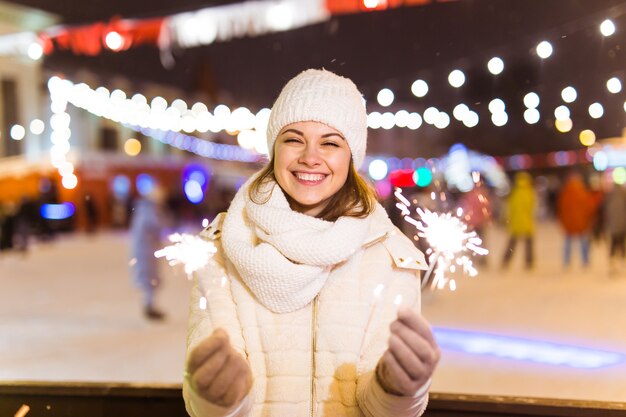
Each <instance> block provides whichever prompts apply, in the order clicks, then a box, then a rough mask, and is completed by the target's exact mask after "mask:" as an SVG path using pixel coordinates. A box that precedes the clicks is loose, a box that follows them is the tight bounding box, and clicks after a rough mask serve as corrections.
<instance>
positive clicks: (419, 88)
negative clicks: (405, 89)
mask: <svg viewBox="0 0 626 417" xmlns="http://www.w3.org/2000/svg"><path fill="white" fill-rule="evenodd" d="M411 92H412V93H413V95H414V96H415V97H420V98H421V97H424V96H425V95H426V94H427V93H428V84H427V83H426V81H424V80H415V81H414V82H413V84H411Z"/></svg>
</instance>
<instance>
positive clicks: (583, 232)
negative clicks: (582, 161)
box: [557, 172, 594, 268]
mask: <svg viewBox="0 0 626 417" xmlns="http://www.w3.org/2000/svg"><path fill="white" fill-rule="evenodd" d="M557 219H558V220H559V223H560V224H561V227H562V229H563V232H564V233H565V242H564V247H563V266H564V267H566V268H567V267H569V265H570V262H571V257H572V242H573V241H574V240H578V241H579V242H580V255H581V260H582V265H583V267H587V266H588V265H589V236H590V234H591V226H592V224H593V220H594V203H593V200H592V196H591V193H590V192H589V190H588V189H587V187H586V186H585V183H584V182H583V178H582V175H580V173H578V172H573V173H571V174H570V175H569V176H568V178H567V180H566V181H565V183H564V184H563V188H562V189H561V192H560V193H559V196H558V200H557Z"/></svg>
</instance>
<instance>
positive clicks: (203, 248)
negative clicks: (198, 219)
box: [154, 233, 217, 279]
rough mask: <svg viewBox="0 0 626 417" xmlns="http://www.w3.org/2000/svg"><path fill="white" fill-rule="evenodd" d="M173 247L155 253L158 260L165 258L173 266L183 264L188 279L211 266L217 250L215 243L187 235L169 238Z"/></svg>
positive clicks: (176, 234)
mask: <svg viewBox="0 0 626 417" xmlns="http://www.w3.org/2000/svg"><path fill="white" fill-rule="evenodd" d="M168 239H169V241H170V242H172V243H173V245H169V246H166V247H164V248H163V249H160V250H158V251H156V252H154V256H156V257H157V258H165V259H166V260H167V261H168V263H169V264H170V265H171V266H174V265H179V264H182V265H184V267H185V273H186V274H187V277H188V278H189V279H191V276H192V274H193V273H194V272H195V271H197V270H199V269H202V268H204V267H205V266H207V265H208V264H209V262H210V261H211V259H212V258H213V255H214V254H215V253H216V252H217V248H216V247H215V245H214V244H213V242H211V241H208V240H205V239H203V238H201V237H199V236H195V235H189V234H186V233H182V234H181V233H174V234H172V235H170V236H169V237H168Z"/></svg>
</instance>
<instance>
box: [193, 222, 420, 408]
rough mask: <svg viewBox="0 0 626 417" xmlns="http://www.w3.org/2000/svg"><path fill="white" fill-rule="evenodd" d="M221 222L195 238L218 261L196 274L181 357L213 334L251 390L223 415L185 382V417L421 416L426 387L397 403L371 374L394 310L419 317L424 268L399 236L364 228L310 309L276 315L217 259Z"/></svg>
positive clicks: (220, 257)
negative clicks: (225, 341) (239, 359)
mask: <svg viewBox="0 0 626 417" xmlns="http://www.w3.org/2000/svg"><path fill="white" fill-rule="evenodd" d="M385 220H386V221H387V222H389V220H388V219H385ZM222 221H223V215H220V216H218V218H216V220H215V221H214V222H213V223H212V224H211V226H209V228H207V230H205V231H204V232H203V235H204V236H205V237H206V236H209V237H210V238H212V239H214V241H215V244H216V246H217V248H218V253H217V255H216V256H215V258H214V259H215V265H213V266H210V267H207V268H204V269H203V270H201V271H199V272H197V273H196V274H197V276H196V278H197V279H196V284H195V285H194V288H193V293H192V297H191V310H190V319H189V328H188V338H187V352H188V353H189V352H191V351H192V350H193V348H194V347H195V346H196V345H197V344H198V343H199V342H200V341H202V340H203V339H205V338H206V337H208V336H209V335H211V333H212V332H213V330H214V329H215V328H218V327H221V328H223V329H225V330H226V331H227V332H228V334H229V337H230V341H231V343H232V344H233V346H234V348H235V349H237V350H238V351H239V352H240V353H242V354H243V355H244V356H245V357H246V358H247V359H248V361H249V363H250V366H251V369H252V374H253V376H254V383H253V388H252V390H251V392H250V393H249V394H248V396H247V397H246V398H245V399H244V400H243V401H242V402H241V403H240V404H239V405H237V406H236V407H233V408H231V409H225V408H223V407H219V406H216V405H214V404H211V403H209V402H207V401H206V400H204V399H202V398H201V397H200V396H199V395H198V394H197V393H196V392H194V391H193V389H192V388H191V386H190V384H189V380H188V379H187V378H186V379H185V381H184V383H183V395H184V398H185V404H186V408H187V412H188V413H189V414H190V415H191V416H192V417H214V416H233V417H235V416H236V417H239V416H267V417H305V416H326V417H340V416H342V417H343V416H346V417H347V416H350V417H357V416H368V417H383V416H385V417H387V416H394V417H405V416H406V417H408V416H419V415H421V414H422V413H423V412H424V409H425V408H426V403H427V400H428V392H427V391H428V385H429V384H427V386H424V387H423V388H422V389H421V390H419V392H418V393H417V394H416V395H415V396H413V397H400V396H395V395H392V394H388V393H386V392H385V391H384V390H383V389H382V387H381V386H380V384H379V383H378V381H377V378H376V376H375V374H374V369H375V367H376V364H377V362H378V360H379V359H380V357H381V356H382V354H383V353H384V351H385V350H386V349H387V343H388V338H389V324H390V323H391V322H392V321H393V320H395V318H396V311H397V308H398V305H399V304H410V305H412V306H413V308H414V309H416V310H417V311H419V309H420V281H419V270H422V269H426V265H425V262H424V256H423V255H422V253H421V252H420V251H419V250H417V249H416V248H415V246H414V245H413V243H412V242H411V241H410V240H409V239H408V238H407V237H406V236H404V235H403V234H402V233H401V232H400V231H399V230H398V229H397V228H395V227H393V226H390V227H388V228H387V229H386V230H388V231H387V232H385V233H382V232H380V230H381V229H384V228H381V227H380V226H381V225H380V224H378V225H372V226H371V227H370V230H371V231H372V233H370V235H369V236H368V238H367V239H366V241H365V243H364V245H363V246H362V247H361V249H360V250H359V251H357V252H356V253H355V254H354V255H353V256H352V257H351V258H349V260H348V261H346V262H344V263H343V264H340V265H338V266H337V267H336V268H335V270H334V271H333V274H332V275H331V277H330V278H329V279H328V281H327V282H326V284H325V285H324V287H323V288H322V290H321V291H320V292H319V293H318V295H317V296H316V297H315V300H314V301H313V302H311V303H310V304H309V305H307V306H306V307H304V308H301V309H299V310H296V311H293V312H291V313H283V314H278V313H274V312H272V311H270V310H268V309H267V308H265V307H264V306H263V305H261V304H260V303H259V302H258V301H257V300H256V298H255V297H254V295H253V294H252V293H251V292H250V290H249V289H248V288H247V287H246V286H245V284H244V283H243V281H242V280H241V278H240V277H239V274H238V273H237V271H236V270H235V267H234V266H233V265H232V263H230V262H229V260H228V259H226V258H225V257H224V254H223V251H222V249H221V244H220V239H219V234H220V229H221V223H222ZM200 288H202V291H201V290H200ZM202 292H204V293H205V294H202ZM203 295H206V301H207V302H206V306H205V303H204V302H203V301H201V298H202V297H203Z"/></svg>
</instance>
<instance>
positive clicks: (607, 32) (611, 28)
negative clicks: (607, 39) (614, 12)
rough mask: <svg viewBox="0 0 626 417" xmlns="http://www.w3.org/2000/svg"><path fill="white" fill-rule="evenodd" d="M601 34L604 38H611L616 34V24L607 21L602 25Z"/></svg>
mask: <svg viewBox="0 0 626 417" xmlns="http://www.w3.org/2000/svg"><path fill="white" fill-rule="evenodd" d="M600 33H602V36H611V35H612V34H614V33H615V24H614V23H613V21H611V20H610V19H606V20H605V21H603V22H602V23H601V24H600Z"/></svg>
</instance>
